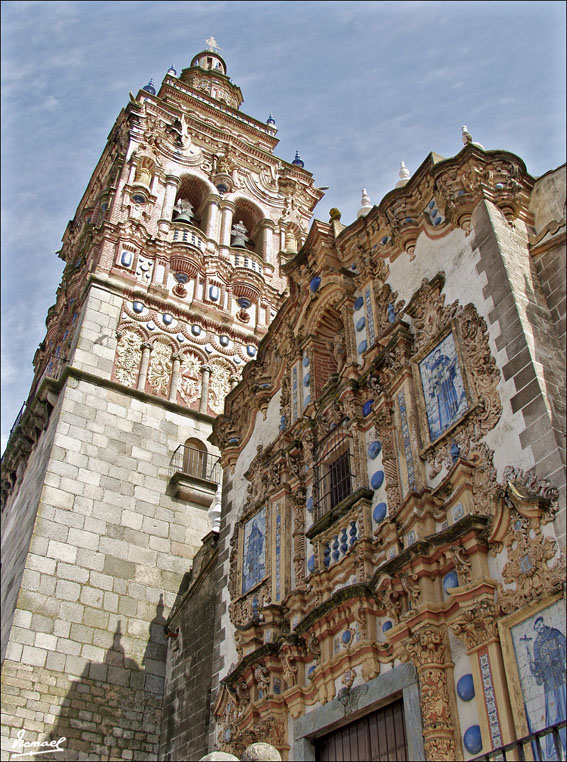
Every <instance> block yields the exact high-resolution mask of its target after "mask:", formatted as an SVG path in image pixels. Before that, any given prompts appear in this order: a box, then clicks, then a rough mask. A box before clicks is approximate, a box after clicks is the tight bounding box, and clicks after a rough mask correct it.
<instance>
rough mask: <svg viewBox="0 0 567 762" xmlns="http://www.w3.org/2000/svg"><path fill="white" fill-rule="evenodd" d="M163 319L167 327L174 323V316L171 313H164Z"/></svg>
mask: <svg viewBox="0 0 567 762" xmlns="http://www.w3.org/2000/svg"><path fill="white" fill-rule="evenodd" d="M161 319H162V320H163V322H164V323H165V324H166V325H171V324H172V322H173V315H170V314H169V312H164V313H163V315H162V316H161Z"/></svg>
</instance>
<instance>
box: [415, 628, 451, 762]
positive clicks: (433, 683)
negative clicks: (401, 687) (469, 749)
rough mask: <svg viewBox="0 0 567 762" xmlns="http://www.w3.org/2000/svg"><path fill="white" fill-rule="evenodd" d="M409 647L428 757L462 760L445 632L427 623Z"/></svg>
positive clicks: (440, 761)
mask: <svg viewBox="0 0 567 762" xmlns="http://www.w3.org/2000/svg"><path fill="white" fill-rule="evenodd" d="M405 648H406V650H407V652H408V654H409V656H410V658H411V660H412V661H413V663H414V664H415V666H416V668H417V674H418V677H419V687H420V702H421V715H422V718H423V742H424V746H425V754H426V756H427V759H432V760H433V759H435V760H439V762H443V761H445V760H446V761H447V762H449V760H453V759H458V756H457V748H456V744H455V730H456V728H455V722H454V720H453V714H452V711H451V704H452V702H451V697H450V695H449V690H450V688H449V681H448V679H447V670H448V668H449V667H451V666H452V665H451V663H450V656H449V655H448V654H447V642H446V637H445V634H444V632H443V631H442V630H439V629H437V628H435V627H430V626H427V625H426V626H425V627H421V628H420V629H418V630H416V631H415V632H414V633H413V634H412V635H411V637H410V638H409V639H408V640H407V642H406V644H405ZM459 752H461V749H459Z"/></svg>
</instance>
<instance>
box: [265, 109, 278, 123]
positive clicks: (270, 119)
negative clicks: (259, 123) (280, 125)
mask: <svg viewBox="0 0 567 762" xmlns="http://www.w3.org/2000/svg"><path fill="white" fill-rule="evenodd" d="M266 124H271V125H273V126H274V127H275V126H276V120H275V119H274V117H273V116H272V112H271V111H270V116H269V117H268V118H267V119H266Z"/></svg>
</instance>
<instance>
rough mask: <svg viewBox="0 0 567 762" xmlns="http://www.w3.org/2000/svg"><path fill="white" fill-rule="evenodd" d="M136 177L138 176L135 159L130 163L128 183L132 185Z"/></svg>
mask: <svg viewBox="0 0 567 762" xmlns="http://www.w3.org/2000/svg"><path fill="white" fill-rule="evenodd" d="M135 177H136V162H135V161H133V162H132V163H131V164H130V171H129V172H128V185H132V183H133V182H134V178H135Z"/></svg>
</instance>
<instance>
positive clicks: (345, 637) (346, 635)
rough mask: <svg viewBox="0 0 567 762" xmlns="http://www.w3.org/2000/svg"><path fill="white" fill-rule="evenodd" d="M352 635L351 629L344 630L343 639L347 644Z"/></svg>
mask: <svg viewBox="0 0 567 762" xmlns="http://www.w3.org/2000/svg"><path fill="white" fill-rule="evenodd" d="M351 637H352V635H351V632H350V630H345V631H344V632H343V634H342V635H341V640H342V641H343V643H344V644H345V645H346V644H347V643H349V642H350V639H351Z"/></svg>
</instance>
